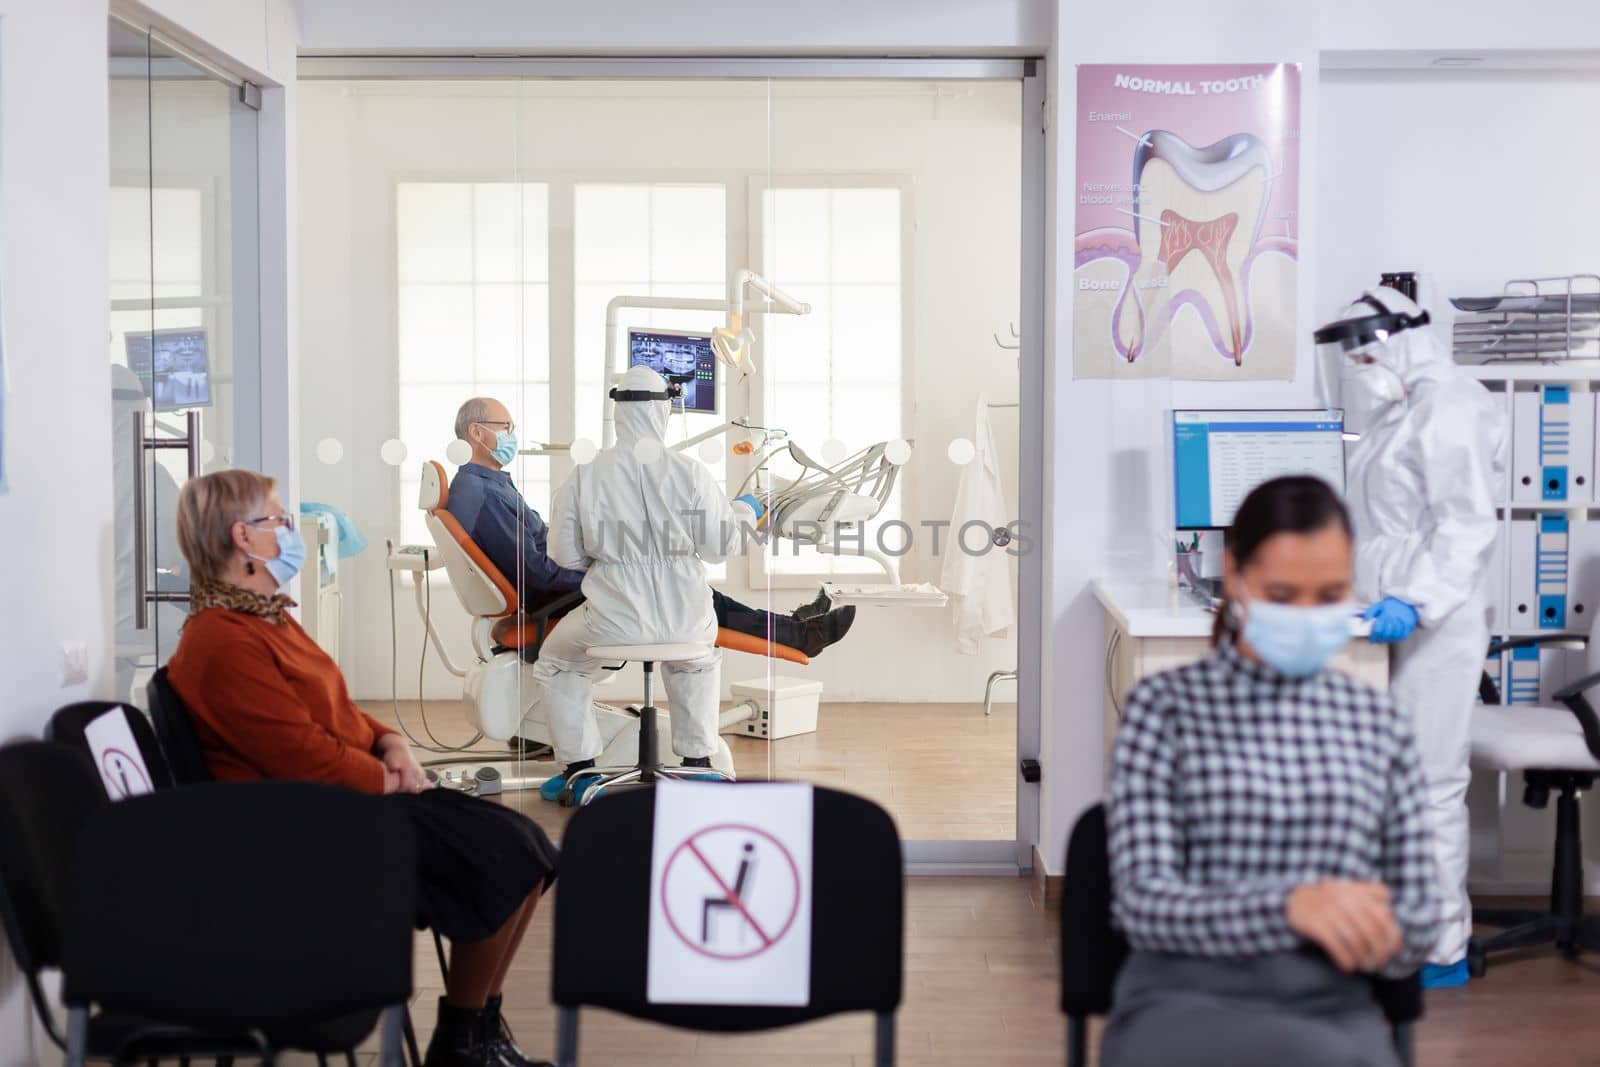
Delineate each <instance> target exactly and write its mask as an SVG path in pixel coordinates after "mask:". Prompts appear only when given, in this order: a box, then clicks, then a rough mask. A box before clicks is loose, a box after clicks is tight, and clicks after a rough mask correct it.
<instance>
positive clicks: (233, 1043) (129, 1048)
mask: <svg viewBox="0 0 1600 1067" xmlns="http://www.w3.org/2000/svg"><path fill="white" fill-rule="evenodd" d="M107 804H108V801H107V800H106V796H105V792H104V790H103V788H102V786H101V783H100V778H99V775H98V774H96V773H95V770H94V768H93V766H92V765H91V764H90V763H89V761H88V760H87V759H86V758H85V757H84V755H83V754H82V753H80V752H75V751H73V750H71V749H70V748H68V747H66V746H64V745H61V744H57V743H54V742H49V741H24V742H20V743H17V744H14V745H7V746H6V747H4V748H0V923H3V925H4V927H5V932H6V937H7V938H8V940H9V942H10V945H11V955H12V958H13V959H15V960H16V962H17V967H18V968H19V969H20V970H21V972H22V975H23V978H24V980H25V981H26V983H27V986H28V991H29V993H30V994H31V996H32V998H33V1004H34V1009H35V1011H37V1013H38V1016H39V1020H40V1022H41V1023H42V1024H43V1025H44V1031H45V1034H46V1035H47V1036H48V1037H49V1039H50V1040H51V1041H52V1042H53V1043H54V1044H55V1045H56V1046H57V1047H58V1048H60V1049H62V1050H63V1051H64V1050H65V1049H66V1047H67V1041H66V1035H65V1033H64V1031H63V1029H62V1027H61V1025H60V1023H59V1021H58V1020H57V1019H56V1016H55V1012H54V1010H53V1009H52V1007H51V1005H50V1001H49V999H48V998H47V997H46V996H45V994H44V988H43V985H42V983H41V980H40V978H41V975H42V973H43V972H44V971H47V970H56V969H60V968H61V966H62V947H61V946H62V939H63V938H62V911H63V907H64V902H65V900H66V897H67V886H68V879H69V877H70V868H71V862H72V853H73V850H74V848H75V847H76V846H77V843H78V839H79V837H80V835H81V833H82V831H83V828H84V826H85V825H87V823H88V822H89V820H90V818H91V817H92V816H93V815H94V814H95V813H96V812H98V811H100V810H102V809H103V808H105V807H106V806H107ZM134 870H135V872H139V873H142V868H137V867H136V868H134ZM132 880H134V879H130V878H129V877H128V874H127V872H126V871H124V872H122V876H121V881H122V882H127V881H132ZM119 884H120V883H119ZM82 1042H83V1046H84V1048H85V1051H86V1054H87V1055H88V1056H89V1057H91V1058H94V1059H101V1060H112V1061H113V1062H118V1063H124V1062H134V1061H140V1060H152V1061H154V1060H159V1059H172V1058H179V1059H187V1058H189V1057H217V1058H218V1062H219V1063H222V1062H225V1061H226V1059H227V1058H228V1057H230V1056H231V1055H233V1054H255V1053H256V1052H257V1051H258V1044H257V1042H256V1041H255V1040H254V1038H253V1037H252V1036H251V1035H250V1034H248V1033H246V1032H243V1031H223V1032H213V1031H205V1030H198V1029H191V1028H183V1027H174V1026H172V1025H169V1024H165V1023H157V1022H155V1021H153V1020H151V1019H148V1018H144V1017H141V1016H139V1015H137V1014H135V1013H130V1012H115V1011H105V1010H101V1011H98V1012H95V1013H94V1014H92V1015H89V1016H88V1017H87V1018H86V1019H85V1020H84V1021H83V1033H82Z"/></svg>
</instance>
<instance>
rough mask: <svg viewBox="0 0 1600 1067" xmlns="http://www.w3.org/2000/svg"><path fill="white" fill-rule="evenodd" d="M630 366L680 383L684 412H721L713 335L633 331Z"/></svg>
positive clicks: (709, 413) (629, 349) (630, 332)
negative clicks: (647, 368)
mask: <svg viewBox="0 0 1600 1067" xmlns="http://www.w3.org/2000/svg"><path fill="white" fill-rule="evenodd" d="M628 366H630V367H639V366H645V367H649V368H650V369H651V370H653V371H656V372H657V373H659V374H660V375H661V376H662V377H663V378H665V379H667V380H668V381H675V382H678V383H680V384H681V385H682V386H683V401H682V407H683V410H684V411H693V412H697V413H699V414H702V415H715V414H716V413H717V410H718V409H717V357H716V356H715V355H714V354H713V353H712V351H711V335H710V334H708V333H684V332H681V331H666V330H629V331H628ZM676 406H677V405H676V404H674V407H676Z"/></svg>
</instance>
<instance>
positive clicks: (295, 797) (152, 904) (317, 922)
mask: <svg viewBox="0 0 1600 1067" xmlns="http://www.w3.org/2000/svg"><path fill="white" fill-rule="evenodd" d="M130 873H132V874H134V875H135V876H134V877H130ZM415 884H416V854H415V844H414V841H413V839H412V836H411V827H410V824H409V822H408V821H407V820H406V817H405V815H404V813H402V812H401V811H400V810H399V809H397V808H396V807H395V806H394V805H391V804H385V803H384V802H383V801H382V800H381V799H379V798H376V797H368V796H363V795H361V794H359V793H355V792H352V791H350V790H347V789H339V788H336V787H333V786H324V785H312V784H307V783H302V782H249V783H229V784H211V785H195V786H190V787H188V788H184V789H171V790H165V791H162V792H158V793H151V794H147V795H145V796H138V797H133V798H131V799H128V800H124V801H122V802H120V803H116V804H109V805H105V806H101V807H98V808H96V809H95V810H94V811H92V812H91V813H90V814H89V816H88V819H87V821H86V822H85V824H84V826H83V829H82V832H81V833H80V834H79V835H78V840H77V842H76V844H75V846H74V848H73V859H72V864H71V873H70V877H69V880H68V883H67V892H66V900H65V904H64V908H63V920H64V921H63V925H62V945H61V959H62V964H63V975H64V981H63V987H62V1000H63V1002H64V1003H65V1005H66V1006H67V1009H68V1013H69V1014H68V1036H67V1063H68V1065H69V1067H80V1065H81V1064H83V1063H84V1061H85V1060H86V1059H87V1058H88V1056H89V1055H90V1054H91V1047H92V1042H91V1040H90V1037H91V1034H92V1030H93V1015H92V1014H91V1011H90V1007H91V1005H94V1006H95V1007H97V1008H98V1010H99V1011H100V1012H113V1013H128V1014H132V1015H136V1016H139V1017H141V1018H146V1019H156V1020H161V1021H162V1022H163V1023H166V1024H168V1025H171V1026H176V1027H182V1028H192V1029H200V1030H205V1031H212V1032H224V1033H242V1034H246V1035H251V1036H252V1037H253V1039H254V1042H255V1043H256V1044H257V1045H258V1046H259V1050H260V1054H261V1055H262V1057H263V1059H264V1060H265V1061H266V1062H269V1063H270V1062H272V1059H273V1057H274V1056H275V1055H276V1054H277V1052H279V1051H280V1050H284V1049H305V1050H308V1051H313V1052H319V1053H323V1052H326V1051H332V1050H344V1051H346V1052H347V1053H350V1052H352V1051H353V1050H354V1048H355V1047H356V1046H357V1045H359V1044H360V1043H361V1042H362V1041H364V1040H365V1039H366V1038H367V1036H368V1035H369V1034H370V1033H371V1032H372V1031H373V1029H374V1026H375V1025H378V1024H379V1023H380V1022H381V1028H382V1050H381V1051H380V1053H379V1060H378V1062H379V1064H380V1065H382V1067H400V1065H401V1064H402V1063H403V1062H404V1060H403V1056H402V1051H401V1034H402V1028H403V1017H404V1012H405V1005H406V1003H407V1001H409V999H410V997H411V991H412V990H411V946H412V926H413V923H414V922H415V919H416V899H415ZM238 1051H239V1052H241V1053H243V1052H247V1051H248V1049H240V1050H238ZM352 1062H353V1059H352Z"/></svg>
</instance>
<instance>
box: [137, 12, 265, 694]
mask: <svg viewBox="0 0 1600 1067" xmlns="http://www.w3.org/2000/svg"><path fill="white" fill-rule="evenodd" d="M108 47H109V61H110V85H109V92H110V96H109V105H110V161H111V171H110V182H111V190H110V200H109V205H110V233H111V249H110V256H111V259H110V263H111V337H110V362H111V383H110V384H111V391H112V398H113V418H114V427H113V436H112V447H113V456H114V466H115V493H116V508H117V511H116V514H117V521H116V522H115V523H114V530H115V537H116V546H115V547H116V571H115V584H116V593H115V598H116V605H117V616H116V618H117V623H116V627H117V657H116V662H117V679H116V684H117V695H118V697H119V699H126V700H132V701H133V702H135V703H138V704H140V705H142V704H143V699H144V682H145V680H146V679H147V678H148V676H149V674H150V673H151V672H153V670H154V669H155V668H156V667H158V666H160V665H161V663H163V662H165V660H166V658H167V656H168V655H169V654H170V653H171V651H172V650H173V648H174V647H176V643H177V634H178V628H179V626H180V625H181V624H182V620H183V617H184V614H185V613H186V608H185V603H186V601H187V599H188V575H187V573H186V568H185V566H184V563H183V559H182V556H181V554H180V553H179V551H178V547H177V541H176V523H175V514H176V512H175V506H176V502H177V493H178V490H179V487H180V486H181V485H182V484H183V482H184V481H185V480H187V479H188V478H189V477H191V476H193V475H195V474H197V473H200V472H202V471H210V470H216V469H220V468H221V467H225V466H232V465H240V466H249V467H258V466H259V464H260V453H261V449H260V432H261V431H260V400H259V394H260V379H259V375H260V370H259V366H260V363H259V338H260V325H259V318H258V311H257V305H258V300H257V292H256V286H257V283H256V278H257V267H256V260H257V252H256V250H257V217H256V175H257V166H256V112H255V110H254V109H253V108H251V107H249V106H247V105H246V104H244V103H243V102H242V101H241V99H240V94H239V91H238V88H237V87H236V86H235V85H233V84H230V83H228V82H226V81H223V80H220V79H219V78H218V77H217V76H216V75H215V74H214V73H213V72H212V71H211V70H210V69H209V68H208V67H205V66H202V65H201V64H199V63H198V62H196V61H194V60H192V59H190V58H189V57H188V56H186V55H185V54H184V53H183V52H182V51H181V50H179V49H177V48H176V47H175V46H173V45H171V44H169V43H168V42H165V41H163V40H161V39H160V38H159V37H158V36H156V35H154V34H151V33H149V32H147V31H145V30H143V29H138V28H135V27H132V26H129V25H128V24H125V23H123V22H121V21H118V20H115V19H114V20H112V21H111V23H110V25H109V33H108Z"/></svg>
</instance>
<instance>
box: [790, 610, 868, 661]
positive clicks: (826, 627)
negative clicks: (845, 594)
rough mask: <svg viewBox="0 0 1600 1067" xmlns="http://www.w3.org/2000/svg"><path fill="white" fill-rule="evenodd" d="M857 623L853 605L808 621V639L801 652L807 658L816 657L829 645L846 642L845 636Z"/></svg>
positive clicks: (801, 647)
mask: <svg viewBox="0 0 1600 1067" xmlns="http://www.w3.org/2000/svg"><path fill="white" fill-rule="evenodd" d="M855 621H856V609H855V606H854V605H853V604H847V605H845V606H844V607H842V608H838V609H836V610H834V611H830V612H828V613H827V614H826V615H824V616H822V617H821V618H817V619H807V620H806V639H805V641H804V643H803V644H801V646H800V651H802V652H804V653H805V654H806V655H807V656H815V655H816V654H817V653H819V652H821V651H822V650H823V649H825V648H827V647H828V646H829V645H833V644H837V643H839V642H840V641H842V640H844V635H845V634H847V633H849V632H850V627H851V626H852V625H854V623H855Z"/></svg>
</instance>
